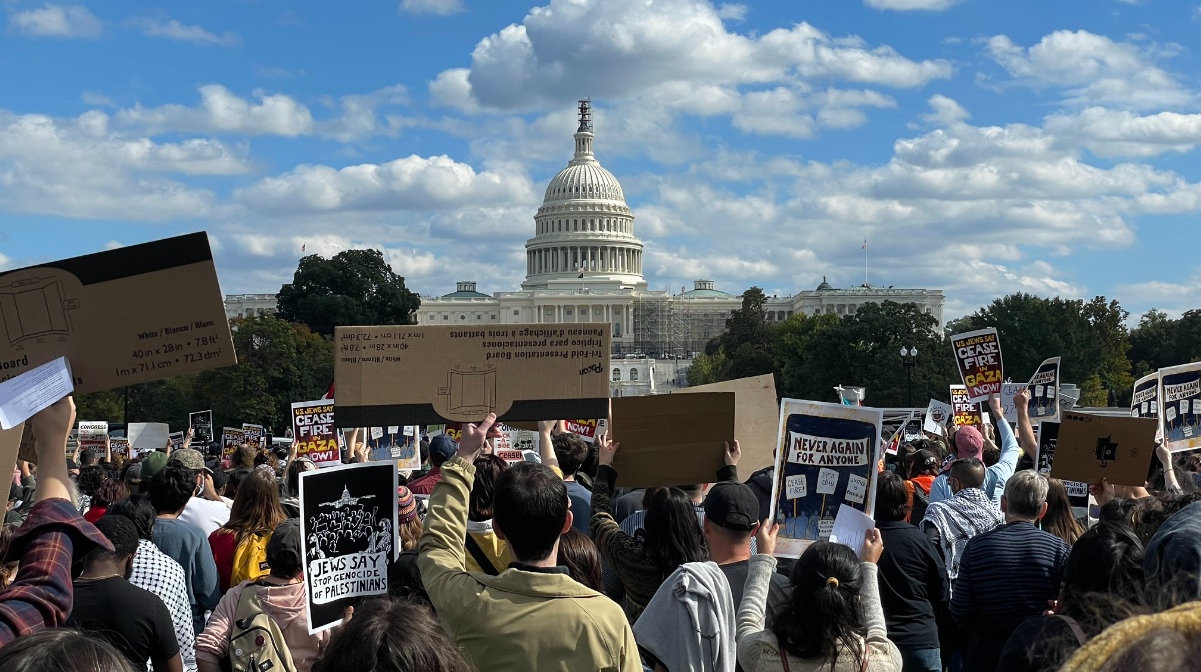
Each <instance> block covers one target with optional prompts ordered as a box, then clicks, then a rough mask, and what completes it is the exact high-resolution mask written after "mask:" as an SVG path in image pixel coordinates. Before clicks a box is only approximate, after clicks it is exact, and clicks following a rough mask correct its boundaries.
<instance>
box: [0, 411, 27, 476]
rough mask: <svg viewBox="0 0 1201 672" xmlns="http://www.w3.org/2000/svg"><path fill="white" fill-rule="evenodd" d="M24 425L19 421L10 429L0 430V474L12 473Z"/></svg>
mask: <svg viewBox="0 0 1201 672" xmlns="http://www.w3.org/2000/svg"><path fill="white" fill-rule="evenodd" d="M24 427H25V423H21V424H19V425H17V426H15V427H13V428H12V429H7V430H0V474H11V473H13V467H14V466H16V464H17V451H18V450H19V449H20V447H21V434H22V431H23V430H24Z"/></svg>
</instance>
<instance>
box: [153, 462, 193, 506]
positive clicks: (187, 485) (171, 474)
mask: <svg viewBox="0 0 1201 672" xmlns="http://www.w3.org/2000/svg"><path fill="white" fill-rule="evenodd" d="M195 492H196V475H195V472H193V471H192V470H191V469H186V468H184V467H181V466H179V465H176V464H171V463H168V464H167V466H165V467H163V468H162V469H160V470H159V472H158V473H157V474H155V475H154V478H152V479H150V503H151V504H153V505H154V510H155V512H157V513H175V512H177V511H180V510H182V509H183V507H185V506H187V504H188V500H189V499H191V498H192V494H193V493H195Z"/></svg>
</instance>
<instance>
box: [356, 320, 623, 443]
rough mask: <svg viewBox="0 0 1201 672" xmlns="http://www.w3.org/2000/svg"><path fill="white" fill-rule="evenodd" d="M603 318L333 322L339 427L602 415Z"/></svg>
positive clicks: (605, 369)
mask: <svg viewBox="0 0 1201 672" xmlns="http://www.w3.org/2000/svg"><path fill="white" fill-rule="evenodd" d="M611 328H612V327H611V326H610V325H609V324H607V323H583V324H506V325H491V326H490V327H488V328H484V327H482V326H474V325H465V326H461V327H460V326H447V327H444V326H386V327H337V328H336V329H335V330H334V348H335V354H334V381H335V385H336V387H337V394H336V395H334V424H336V425H337V426H338V427H383V426H386V425H396V424H404V425H440V424H447V423H454V422H479V421H481V420H483V419H484V416H486V415H488V413H496V414H497V416H499V418H500V419H501V420H503V421H505V422H510V421H517V420H547V419H553V418H603V417H606V416H607V415H608V412H609V377H608V373H609V350H610V342H611V339H610V329H611Z"/></svg>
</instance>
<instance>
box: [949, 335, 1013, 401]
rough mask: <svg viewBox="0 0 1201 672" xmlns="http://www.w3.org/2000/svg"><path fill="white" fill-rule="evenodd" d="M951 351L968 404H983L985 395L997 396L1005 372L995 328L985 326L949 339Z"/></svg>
mask: <svg viewBox="0 0 1201 672" xmlns="http://www.w3.org/2000/svg"><path fill="white" fill-rule="evenodd" d="M951 349H952V350H954V352H955V361H956V362H957V363H958V364H959V375H960V376H961V377H962V378H963V385H964V387H965V388H966V389H967V396H968V401H971V402H973V403H975V402H978V401H985V400H987V399H988V395H990V394H1000V393H1001V383H1002V382H1004V380H1005V373H1004V366H1003V365H1002V362H1001V341H1000V339H999V338H998V337H997V330H996V329H994V328H992V327H989V328H988V329H980V330H978V331H969V332H967V333H966V334H958V335H955V336H952V337H951Z"/></svg>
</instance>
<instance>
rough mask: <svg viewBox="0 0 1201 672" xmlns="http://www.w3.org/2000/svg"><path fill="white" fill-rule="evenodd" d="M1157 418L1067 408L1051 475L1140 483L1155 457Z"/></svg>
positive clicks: (1095, 480) (1124, 483)
mask: <svg viewBox="0 0 1201 672" xmlns="http://www.w3.org/2000/svg"><path fill="white" fill-rule="evenodd" d="M1157 426H1158V423H1157V421H1156V420H1155V419H1154V418H1127V417H1116V418H1115V417H1107V416H1101V415H1091V414H1089V413H1079V412H1076V411H1064V413H1063V420H1062V422H1061V423H1060V425H1059V438H1058V440H1057V441H1056V444H1055V462H1054V463H1053V464H1052V465H1051V475H1052V476H1054V477H1055V478H1058V479H1062V480H1065V481H1082V482H1084V483H1096V482H1098V481H1100V480H1101V479H1102V478H1106V479H1108V480H1109V483H1110V484H1111V485H1138V486H1141V485H1143V483H1144V482H1145V481H1146V480H1147V470H1148V469H1149V468H1150V466H1151V460H1152V459H1154V457H1155V430H1156V428H1157Z"/></svg>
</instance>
